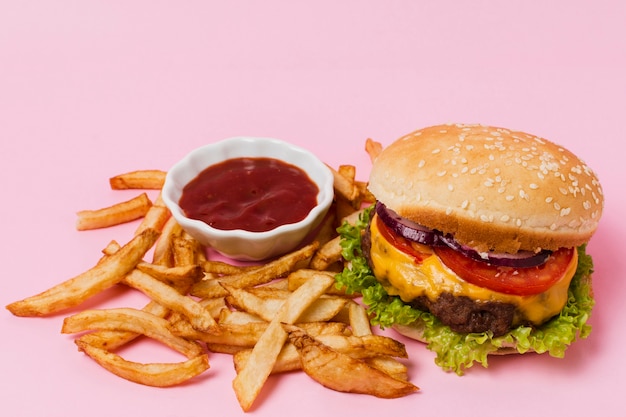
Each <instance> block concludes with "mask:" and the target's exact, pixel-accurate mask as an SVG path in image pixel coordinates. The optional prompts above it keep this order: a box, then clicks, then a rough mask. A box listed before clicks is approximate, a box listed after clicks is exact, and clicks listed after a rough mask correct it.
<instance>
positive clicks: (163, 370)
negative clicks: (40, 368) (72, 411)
mask: <svg viewBox="0 0 626 417" xmlns="http://www.w3.org/2000/svg"><path fill="white" fill-rule="evenodd" d="M76 344H77V345H78V348H79V349H80V350H81V351H83V352H84V353H85V354H87V355H88V356H89V357H91V358H92V359H93V360H94V361H96V362H97V363H98V364H99V365H100V366H102V367H103V368H105V369H106V370H108V371H109V372H111V373H113V374H115V375H117V376H119V377H121V378H124V379H126V380H128V381H132V382H136V383H138V384H143V385H148V386H152V387H169V386H173V385H177V384H181V383H183V382H185V381H187V380H189V379H191V378H193V377H195V376H197V375H200V374H201V373H203V372H204V371H206V370H207V369H209V357H208V355H206V354H203V355H200V356H196V357H193V358H191V359H188V360H186V361H184V362H178V363H137V362H130V361H127V360H125V359H124V358H122V357H121V356H119V355H117V354H115V353H111V352H108V351H106V350H104V349H101V348H98V347H95V346H92V345H90V344H88V343H85V342H82V341H80V340H77V341H76Z"/></svg>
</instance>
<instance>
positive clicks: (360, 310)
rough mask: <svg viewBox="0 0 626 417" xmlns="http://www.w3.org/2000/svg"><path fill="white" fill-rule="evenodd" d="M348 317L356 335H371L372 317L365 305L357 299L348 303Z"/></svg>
mask: <svg viewBox="0 0 626 417" xmlns="http://www.w3.org/2000/svg"><path fill="white" fill-rule="evenodd" d="M348 317H349V321H350V327H351V328H352V333H353V334H354V335H355V336H369V335H371V334H372V327H371V325H370V319H369V317H368V316H367V311H366V310H365V307H363V306H362V305H361V304H358V303H357V302H355V301H351V302H350V304H349V305H348Z"/></svg>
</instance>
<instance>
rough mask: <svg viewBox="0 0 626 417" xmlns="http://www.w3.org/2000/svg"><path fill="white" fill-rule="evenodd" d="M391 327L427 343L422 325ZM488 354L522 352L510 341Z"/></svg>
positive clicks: (404, 334) (519, 353)
mask: <svg viewBox="0 0 626 417" xmlns="http://www.w3.org/2000/svg"><path fill="white" fill-rule="evenodd" d="M392 328H393V329H394V330H395V331H396V332H398V333H400V334H401V335H403V336H405V337H408V338H409V339H413V340H417V341H418V342H422V343H427V342H426V340H425V339H424V328H423V326H410V325H405V324H394V325H393V326H392ZM530 352H533V350H530V349H529V350H527V351H526V352H524V353H530ZM489 354H490V355H513V354H518V355H521V354H522V353H521V352H520V351H518V350H517V347H516V344H515V343H511V344H508V345H504V346H502V347H500V348H498V349H497V350H494V351H491V352H489Z"/></svg>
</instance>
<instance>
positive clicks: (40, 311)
mask: <svg viewBox="0 0 626 417" xmlns="http://www.w3.org/2000/svg"><path fill="white" fill-rule="evenodd" d="M157 237H158V232H156V231H155V230H152V229H148V230H146V231H144V232H143V233H141V234H139V235H137V236H135V237H134V238H133V239H132V240H131V241H130V242H128V243H127V244H126V245H124V246H122V247H121V248H120V249H119V250H118V251H117V252H116V253H114V254H113V255H110V256H108V255H105V259H102V260H101V261H99V262H98V263H97V264H96V265H95V266H94V267H93V268H91V269H89V270H87V271H85V272H83V273H81V274H79V275H77V276H75V277H74V278H71V279H69V280H67V281H64V282H62V283H60V284H58V285H55V286H54V287H52V288H49V289H48V290H46V291H44V292H42V293H39V294H37V295H34V296H32V297H28V298H26V299H24V300H21V301H16V302H14V303H11V304H9V305H8V306H7V309H8V310H9V311H10V312H11V313H13V314H14V315H16V316H45V315H49V314H54V313H57V312H59V311H62V310H65V309H68V308H71V307H76V306H77V305H79V304H81V303H82V302H83V301H85V300H87V299H88V298H90V297H92V296H94V295H96V294H98V293H100V292H102V291H104V290H106V289H107V288H110V287H112V286H113V285H115V284H117V283H119V282H121V281H122V280H123V279H124V277H125V276H126V275H127V274H128V273H129V272H130V271H132V270H133V269H134V268H135V266H136V265H137V264H138V263H139V262H140V261H141V259H142V258H143V256H144V255H145V254H146V252H147V251H148V250H149V249H150V248H151V247H152V245H153V244H154V242H155V241H156V239H157Z"/></svg>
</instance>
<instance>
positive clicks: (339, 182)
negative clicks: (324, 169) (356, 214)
mask: <svg viewBox="0 0 626 417" xmlns="http://www.w3.org/2000/svg"><path fill="white" fill-rule="evenodd" d="M328 167H329V168H330V171H331V172H332V174H333V179H334V181H333V186H334V188H335V193H336V194H338V195H340V196H342V197H344V198H345V199H346V200H348V201H356V199H357V198H358V196H359V189H358V188H357V186H356V184H355V183H354V181H353V180H350V179H348V178H346V177H345V176H343V175H341V173H339V171H338V170H336V169H335V168H333V167H331V166H328Z"/></svg>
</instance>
